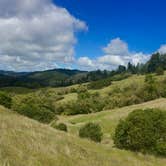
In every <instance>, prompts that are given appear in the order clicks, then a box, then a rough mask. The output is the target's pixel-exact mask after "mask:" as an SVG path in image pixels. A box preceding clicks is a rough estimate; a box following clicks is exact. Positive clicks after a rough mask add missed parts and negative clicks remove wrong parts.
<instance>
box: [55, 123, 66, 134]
mask: <svg viewBox="0 0 166 166" xmlns="http://www.w3.org/2000/svg"><path fill="white" fill-rule="evenodd" d="M55 128H56V129H58V130H61V131H65V132H67V125H66V124H64V123H59V124H57V125H55Z"/></svg>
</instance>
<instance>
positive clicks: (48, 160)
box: [0, 107, 166, 166]
mask: <svg viewBox="0 0 166 166" xmlns="http://www.w3.org/2000/svg"><path fill="white" fill-rule="evenodd" d="M165 163H166V159H162V158H156V157H154V156H149V155H142V154H136V153H132V152H129V151H123V150H118V149H115V148H110V147H107V146H105V145H103V144H96V143H93V142H90V141H88V140H82V139H80V138H78V137H76V136H72V135H71V134H67V133H63V132H60V131H57V130H54V129H53V128H51V127H49V126H47V125H43V124H40V123H38V122H36V121H33V120H30V119H28V118H26V117H23V116H20V115H18V114H15V113H12V112H11V111H10V110H6V109H4V108H3V107H0V166H121V165H123V166H161V165H164V164H165Z"/></svg>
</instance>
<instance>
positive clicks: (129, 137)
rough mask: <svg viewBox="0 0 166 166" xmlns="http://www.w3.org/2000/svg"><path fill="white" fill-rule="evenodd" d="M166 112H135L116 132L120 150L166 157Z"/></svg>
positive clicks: (150, 110) (121, 123) (115, 140)
mask: <svg viewBox="0 0 166 166" xmlns="http://www.w3.org/2000/svg"><path fill="white" fill-rule="evenodd" d="M165 126H166V112H164V111H160V110H155V109H146V110H135V111H133V112H132V113H130V114H129V115H128V117H127V118H126V119H125V120H121V121H120V122H119V124H118V126H117V128H116V130H115V136H114V143H115V145H116V146H117V147H118V148H121V149H129V150H133V151H141V152H148V153H154V154H157V155H164V156H165V155H166V148H165V147H166V146H165V145H166V127H165Z"/></svg>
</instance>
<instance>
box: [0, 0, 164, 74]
mask: <svg viewBox="0 0 166 166" xmlns="http://www.w3.org/2000/svg"><path fill="white" fill-rule="evenodd" d="M94 2H95V3H94ZM165 3H166V2H164V0H147V1H146V2H144V1H143V0H138V1H137V0H136V1H134V3H133V1H132V0H126V1H122V0H117V1H116V2H115V1H114V0H98V1H97V2H96V1H92V2H90V1H88V0H54V1H52V0H0V70H1V69H2V70H14V71H34V70H46V69H53V68H78V69H82V70H95V69H108V70H112V69H114V68H116V67H117V66H118V65H120V64H121V65H126V64H127V63H128V62H129V61H130V62H132V63H133V64H137V63H144V62H146V61H147V60H148V59H149V57H150V55H151V54H152V53H153V52H156V51H159V52H161V53H166V33H165V29H166V21H165V17H166V10H165V9H164V6H165V5H166V4H165Z"/></svg>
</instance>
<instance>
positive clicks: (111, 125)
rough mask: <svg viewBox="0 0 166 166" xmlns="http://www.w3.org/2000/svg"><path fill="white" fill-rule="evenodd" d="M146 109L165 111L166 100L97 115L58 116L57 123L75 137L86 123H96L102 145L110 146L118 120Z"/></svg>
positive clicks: (157, 100) (162, 99)
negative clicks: (99, 126) (60, 123)
mask: <svg viewBox="0 0 166 166" xmlns="http://www.w3.org/2000/svg"><path fill="white" fill-rule="evenodd" d="M146 108H159V109H163V110H166V99H165V98H161V99H156V100H153V101H149V102H145V103H142V104H136V105H131V106H126V107H122V108H116V109H112V110H107V111H102V112H98V113H92V114H87V115H75V116H65V117H64V116H60V117H59V119H60V120H59V121H60V122H64V123H66V124H68V127H69V132H70V133H72V134H75V135H77V134H78V130H79V128H80V127H81V126H82V125H84V124H85V123H88V122H96V123H98V124H100V125H101V127H102V129H103V132H104V139H103V143H104V144H105V143H106V144H107V145H108V144H109V143H111V144H110V146H112V141H111V139H112V136H113V134H114V130H115V127H116V126H117V124H118V122H119V120H120V119H123V118H125V117H127V115H128V114H129V113H130V112H132V111H133V110H135V109H146Z"/></svg>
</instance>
